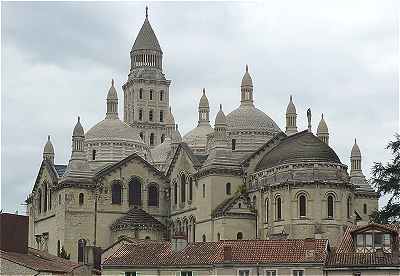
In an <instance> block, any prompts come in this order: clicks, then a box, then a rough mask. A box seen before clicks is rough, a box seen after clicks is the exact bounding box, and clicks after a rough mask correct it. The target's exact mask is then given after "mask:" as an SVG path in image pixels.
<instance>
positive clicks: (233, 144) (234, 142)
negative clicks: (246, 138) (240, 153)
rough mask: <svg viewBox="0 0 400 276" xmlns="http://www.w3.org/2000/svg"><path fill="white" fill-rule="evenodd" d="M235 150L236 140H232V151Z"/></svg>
mask: <svg viewBox="0 0 400 276" xmlns="http://www.w3.org/2000/svg"><path fill="white" fill-rule="evenodd" d="M235 149H236V139H232V150H235Z"/></svg>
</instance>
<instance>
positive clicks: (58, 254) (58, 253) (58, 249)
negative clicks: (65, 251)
mask: <svg viewBox="0 0 400 276" xmlns="http://www.w3.org/2000/svg"><path fill="white" fill-rule="evenodd" d="M60 250H61V244H60V240H58V241H57V256H60Z"/></svg>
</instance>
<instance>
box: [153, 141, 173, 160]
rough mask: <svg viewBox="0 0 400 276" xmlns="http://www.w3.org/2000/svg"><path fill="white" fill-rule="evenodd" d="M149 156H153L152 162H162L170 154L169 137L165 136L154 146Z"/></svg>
mask: <svg viewBox="0 0 400 276" xmlns="http://www.w3.org/2000/svg"><path fill="white" fill-rule="evenodd" d="M150 152H151V157H153V161H154V163H164V162H166V161H167V159H168V157H169V156H170V155H171V152H172V147H171V138H170V137H167V138H165V140H164V142H162V143H161V144H159V145H157V146H155V147H154V148H152V149H151V150H150Z"/></svg>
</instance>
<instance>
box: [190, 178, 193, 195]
mask: <svg viewBox="0 0 400 276" xmlns="http://www.w3.org/2000/svg"><path fill="white" fill-rule="evenodd" d="M192 199H193V178H191V177H190V178H189V200H190V201H192Z"/></svg>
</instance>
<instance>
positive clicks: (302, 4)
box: [0, 1, 399, 213]
mask: <svg viewBox="0 0 400 276" xmlns="http://www.w3.org/2000/svg"><path fill="white" fill-rule="evenodd" d="M146 4H147V5H149V20H150V23H151V25H152V27H153V29H154V31H155V33H156V35H157V37H158V40H159V42H160V45H161V47H162V50H163V53H164V60H163V66H164V68H163V69H164V73H165V75H166V77H167V78H168V79H170V80H171V81H172V82H171V86H170V104H171V106H172V110H173V113H174V117H175V120H176V122H177V123H178V124H179V130H180V132H181V133H182V135H183V134H185V133H186V132H188V131H189V130H191V129H192V128H194V127H195V125H196V124H197V116H198V113H197V105H198V101H199V99H200V97H201V93H202V92H201V91H202V88H203V87H204V88H205V89H206V93H207V96H208V99H209V101H210V107H211V114H210V118H212V119H211V121H212V123H213V121H214V118H215V115H216V113H217V111H218V108H219V104H222V105H223V110H224V111H225V113H226V114H227V113H229V112H230V111H232V110H233V109H235V108H236V107H237V106H238V105H239V103H240V82H241V79H242V76H243V74H244V72H245V65H246V64H248V65H249V72H250V74H251V75H252V78H253V84H254V99H255V105H256V107H258V108H259V109H261V110H262V111H264V112H265V113H266V114H268V115H269V116H270V117H271V118H272V119H273V120H274V121H275V122H276V123H277V124H278V125H279V126H280V128H281V129H282V130H284V129H285V111H286V107H287V104H288V101H289V95H293V100H294V103H295V105H296V108H297V113H298V121H297V124H298V126H299V130H303V129H305V128H306V127H307V117H306V110H307V108H309V107H310V108H311V110H312V114H313V117H312V124H313V131H314V132H316V127H317V125H318V122H319V120H320V117H321V113H324V118H325V121H326V122H327V125H328V128H329V132H330V146H331V147H332V148H333V149H334V150H335V151H336V153H337V154H338V156H339V157H340V159H341V161H342V163H344V164H347V165H349V156H350V151H351V148H352V146H353V143H354V138H357V142H358V145H359V146H360V149H361V152H362V155H363V163H362V166H363V170H364V173H365V174H366V176H367V177H369V176H370V171H371V166H372V165H373V162H374V161H383V162H387V161H388V160H390V158H391V156H390V154H389V152H388V151H387V150H385V146H386V144H387V143H388V142H389V140H391V139H393V135H394V133H395V132H398V131H399V79H398V78H399V74H398V62H399V56H398V53H399V49H398V47H399V18H398V8H399V4H398V3H397V1H271V2H269V1H262V2H261V1H259V2H162V3H161V2H2V8H1V66H2V70H1V91H2V92H1V204H0V205H1V208H2V209H3V211H8V212H15V211H17V210H18V212H19V213H24V212H25V207H24V205H23V204H24V200H25V199H26V197H27V196H28V194H29V193H30V192H31V190H32V188H33V184H34V181H35V179H36V176H37V174H38V170H39V167H40V164H41V161H42V152H43V147H44V144H45V143H46V139H47V135H51V139H52V142H53V145H54V148H55V163H56V164H67V163H68V160H69V157H70V155H71V135H72V130H73V127H74V125H75V123H76V120H77V116H78V115H79V116H81V122H82V125H83V127H84V129H85V130H86V131H87V130H88V129H90V127H92V126H93V125H95V124H96V123H97V122H99V121H101V120H102V119H103V118H104V116H105V108H106V105H105V97H106V94H107V92H108V89H109V86H110V82H111V79H112V78H114V79H115V84H116V88H117V92H118V96H119V98H120V99H122V96H123V94H122V85H123V84H124V82H125V81H126V80H127V75H128V73H129V72H128V71H129V66H130V55H129V53H130V50H131V48H132V45H133V42H134V40H135V37H136V35H137V33H138V31H139V29H140V27H141V26H142V24H143V21H144V18H145V6H146ZM120 103H122V100H120ZM119 110H120V118H122V116H123V115H122V114H123V113H122V104H120V105H119ZM384 203H385V198H383V199H381V200H380V204H381V205H382V204H384Z"/></svg>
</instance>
